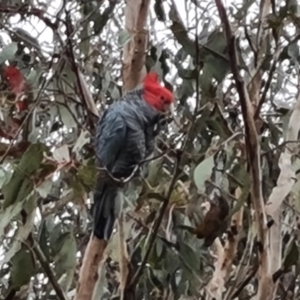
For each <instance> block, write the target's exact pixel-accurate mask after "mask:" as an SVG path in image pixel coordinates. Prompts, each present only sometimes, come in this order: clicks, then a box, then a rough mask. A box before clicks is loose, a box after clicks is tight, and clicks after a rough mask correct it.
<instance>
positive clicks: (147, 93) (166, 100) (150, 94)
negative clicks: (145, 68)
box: [143, 72, 174, 112]
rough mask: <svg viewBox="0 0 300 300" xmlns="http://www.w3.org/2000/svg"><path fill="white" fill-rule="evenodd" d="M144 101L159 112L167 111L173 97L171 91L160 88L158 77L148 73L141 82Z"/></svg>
mask: <svg viewBox="0 0 300 300" xmlns="http://www.w3.org/2000/svg"><path fill="white" fill-rule="evenodd" d="M143 88H144V95H143V96H144V99H145V101H146V102H147V103H148V104H150V105H151V106H153V107H154V108H155V109H157V110H158V111H161V112H165V111H167V110H169V108H170V105H171V104H172V103H173V102H174V95H173V93H172V92H171V91H169V90H168V89H166V88H165V87H164V86H162V85H161V84H160V82H159V79H158V75H157V74H156V73H154V72H150V73H149V74H147V75H146V77H145V78H144V80H143Z"/></svg>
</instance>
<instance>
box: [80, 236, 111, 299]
mask: <svg viewBox="0 0 300 300" xmlns="http://www.w3.org/2000/svg"><path fill="white" fill-rule="evenodd" d="M106 246H107V241H105V240H99V239H97V238H96V237H93V236H91V238H90V241H89V243H88V245H87V248H86V250H85V255H84V258H83V261H82V266H81V269H80V273H79V280H78V283H77V287H76V296H75V298H74V300H91V299H92V296H93V292H94V287H95V284H96V282H97V280H98V269H99V266H100V263H101V261H102V259H103V254H104V251H105V249H106Z"/></svg>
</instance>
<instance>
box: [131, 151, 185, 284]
mask: <svg viewBox="0 0 300 300" xmlns="http://www.w3.org/2000/svg"><path fill="white" fill-rule="evenodd" d="M181 154H182V152H178V156H177V160H176V163H175V167H174V172H173V178H172V181H171V183H170V186H169V190H168V193H167V196H166V199H165V200H164V202H163V203H162V206H161V208H160V211H159V215H158V218H157V220H156V223H155V226H154V229H153V232H152V234H151V236H150V239H149V243H148V249H147V251H146V254H145V256H144V258H143V261H142V262H141V265H140V266H139V268H138V270H137V271H136V273H135V274H134V276H133V278H132V280H131V282H130V283H129V285H128V286H127V289H130V288H131V287H132V286H134V285H136V284H137V282H138V280H139V278H140V276H141V275H142V273H143V270H144V267H145V266H146V263H147V261H148V257H149V255H150V253H151V251H152V248H153V245H154V242H155V239H156V236H157V233H158V230H159V227H160V224H161V222H162V219H163V216H164V213H165V210H166V209H167V207H168V204H169V200H170V197H171V194H172V192H173V189H174V186H175V184H176V181H177V178H178V175H179V173H180V169H179V162H180V160H181Z"/></svg>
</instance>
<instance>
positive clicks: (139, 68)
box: [122, 0, 150, 93]
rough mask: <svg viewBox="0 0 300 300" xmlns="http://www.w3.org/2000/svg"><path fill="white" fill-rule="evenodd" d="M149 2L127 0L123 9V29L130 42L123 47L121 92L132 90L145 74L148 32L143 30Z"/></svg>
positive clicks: (144, 0)
mask: <svg viewBox="0 0 300 300" xmlns="http://www.w3.org/2000/svg"><path fill="white" fill-rule="evenodd" d="M149 4H150V0H127V3H126V8H125V28H126V30H127V31H128V32H129V33H130V34H131V40H130V42H129V43H127V44H126V45H125V47H124V58H123V69H122V72H123V74H122V76H123V83H124V85H123V91H124V92H125V93H126V92H128V91H130V90H132V89H134V88H135V87H136V86H137V85H138V84H139V83H140V82H141V81H142V79H143V77H144V76H145V73H146V69H145V66H144V64H145V57H146V48H147V44H148V31H147V30H145V26H146V21H147V16H148V10H149Z"/></svg>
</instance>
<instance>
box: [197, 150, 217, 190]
mask: <svg viewBox="0 0 300 300" xmlns="http://www.w3.org/2000/svg"><path fill="white" fill-rule="evenodd" d="M213 167H214V157H213V156H209V157H207V158H206V159H204V160H203V161H202V162H201V163H200V164H199V165H198V166H197V167H196V169H195V171H194V181H195V184H196V186H197V188H198V191H199V192H200V193H204V192H205V181H206V180H208V179H210V177H211V175H212V170H213Z"/></svg>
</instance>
